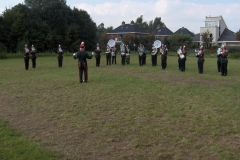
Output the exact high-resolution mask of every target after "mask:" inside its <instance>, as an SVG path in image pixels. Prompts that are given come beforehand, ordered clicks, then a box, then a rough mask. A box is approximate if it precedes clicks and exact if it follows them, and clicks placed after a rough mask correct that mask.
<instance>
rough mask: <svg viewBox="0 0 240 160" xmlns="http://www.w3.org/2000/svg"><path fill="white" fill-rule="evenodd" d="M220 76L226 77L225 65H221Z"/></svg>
mask: <svg viewBox="0 0 240 160" xmlns="http://www.w3.org/2000/svg"><path fill="white" fill-rule="evenodd" d="M221 75H222V76H226V75H227V63H221Z"/></svg>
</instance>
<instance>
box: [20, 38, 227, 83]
mask: <svg viewBox="0 0 240 160" xmlns="http://www.w3.org/2000/svg"><path fill="white" fill-rule="evenodd" d="M137 51H138V61H139V66H143V65H145V64H146V49H145V47H144V46H143V45H142V44H140V45H139V47H138V49H137ZM120 52H121V64H122V65H126V64H127V65H129V64H130V57H131V51H130V49H129V47H128V45H125V44H124V43H123V42H122V43H121V44H120ZM167 52H168V49H167V46H166V45H164V44H162V43H161V41H159V40H156V41H155V42H154V44H153V45H152V51H151V62H152V66H157V57H158V54H159V55H160V56H161V67H162V70H165V69H166V68H167ZM195 52H196V57H197V58H198V60H197V64H198V72H199V74H202V73H203V66H204V62H205V59H204V48H203V46H200V48H199V50H195ZM57 54H58V57H57V58H58V67H59V68H62V62H63V50H62V48H61V45H59V46H58V50H57ZM105 54H106V65H111V64H116V63H117V62H116V57H117V49H116V47H115V41H114V40H112V39H111V40H109V41H108V43H107V45H106V49H105ZM94 56H95V60H96V67H100V60H101V49H100V47H99V44H98V43H97V45H96V49H95V50H94V52H92V55H88V53H87V52H86V51H85V45H84V42H82V43H81V44H80V48H79V50H78V52H76V53H74V54H73V58H74V59H78V69H79V82H80V83H82V82H88V66H87V59H92V57H94ZM177 56H178V69H179V70H180V71H181V72H184V71H185V70H186V66H185V65H186V60H187V59H186V56H187V50H186V47H185V46H180V48H179V49H178V50H177ZM36 58H37V57H36V49H35V48H34V45H32V46H31V52H30V51H29V49H28V47H27V45H25V46H24V64H25V69H26V70H28V68H29V59H31V60H32V67H33V68H36ZM227 65H228V51H227V48H226V46H225V45H222V46H221V48H218V50H217V70H218V72H220V73H221V76H227ZM83 75H84V77H83Z"/></svg>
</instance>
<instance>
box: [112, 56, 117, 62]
mask: <svg viewBox="0 0 240 160" xmlns="http://www.w3.org/2000/svg"><path fill="white" fill-rule="evenodd" d="M112 64H117V62H116V56H112Z"/></svg>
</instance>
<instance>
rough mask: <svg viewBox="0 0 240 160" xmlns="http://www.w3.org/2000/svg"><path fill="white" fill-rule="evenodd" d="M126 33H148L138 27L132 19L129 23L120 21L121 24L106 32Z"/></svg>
mask: <svg viewBox="0 0 240 160" xmlns="http://www.w3.org/2000/svg"><path fill="white" fill-rule="evenodd" d="M127 33H135V34H148V33H147V32H145V31H144V30H143V29H141V28H139V27H138V26H137V25H136V24H134V22H133V21H132V22H131V23H130V24H125V22H122V25H120V26H119V27H117V28H115V29H114V30H112V31H110V32H108V33H107V34H127Z"/></svg>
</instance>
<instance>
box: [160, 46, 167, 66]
mask: <svg viewBox="0 0 240 160" xmlns="http://www.w3.org/2000/svg"><path fill="white" fill-rule="evenodd" d="M161 65H162V69H163V70H165V69H166V67H167V46H166V45H164V44H162V54H161Z"/></svg>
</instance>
